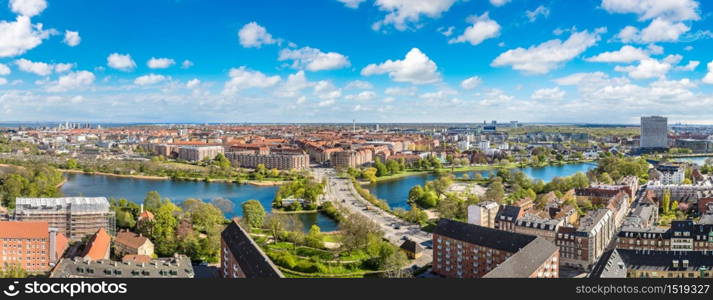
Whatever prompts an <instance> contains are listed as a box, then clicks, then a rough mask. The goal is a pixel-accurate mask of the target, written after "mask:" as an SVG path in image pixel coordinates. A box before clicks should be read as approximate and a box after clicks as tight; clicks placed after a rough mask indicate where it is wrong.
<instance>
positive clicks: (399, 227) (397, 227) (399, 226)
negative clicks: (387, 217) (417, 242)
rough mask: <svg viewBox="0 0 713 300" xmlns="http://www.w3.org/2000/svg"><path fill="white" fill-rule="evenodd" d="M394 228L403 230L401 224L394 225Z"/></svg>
mask: <svg viewBox="0 0 713 300" xmlns="http://www.w3.org/2000/svg"><path fill="white" fill-rule="evenodd" d="M392 226H393V227H394V229H397V230H398V229H401V225H399V223H394V224H393V225H392Z"/></svg>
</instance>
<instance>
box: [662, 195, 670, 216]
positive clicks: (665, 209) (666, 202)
mask: <svg viewBox="0 0 713 300" xmlns="http://www.w3.org/2000/svg"><path fill="white" fill-rule="evenodd" d="M670 209H671V191H669V190H665V191H664V193H663V199H662V200H661V213H663V214H664V215H668V213H669V210H670Z"/></svg>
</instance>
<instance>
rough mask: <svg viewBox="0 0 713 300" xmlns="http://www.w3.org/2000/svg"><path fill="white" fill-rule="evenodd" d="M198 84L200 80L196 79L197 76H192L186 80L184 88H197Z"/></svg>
mask: <svg viewBox="0 0 713 300" xmlns="http://www.w3.org/2000/svg"><path fill="white" fill-rule="evenodd" d="M200 84H201V81H200V80H198V78H193V79H191V80H189V81H188V82H186V88H189V89H194V88H197V87H198V86H199V85H200Z"/></svg>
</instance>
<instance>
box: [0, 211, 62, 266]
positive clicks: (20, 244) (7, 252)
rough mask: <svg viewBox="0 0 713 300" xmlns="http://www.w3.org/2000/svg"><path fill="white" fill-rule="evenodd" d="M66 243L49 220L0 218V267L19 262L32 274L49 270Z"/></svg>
mask: <svg viewBox="0 0 713 300" xmlns="http://www.w3.org/2000/svg"><path fill="white" fill-rule="evenodd" d="M67 246H68V241H67V238H66V237H65V236H64V235H62V234H61V233H59V232H57V231H56V230H53V229H50V228H49V225H48V224H47V222H15V221H0V252H1V253H2V256H0V269H3V268H5V267H6V266H10V265H19V266H20V267H22V268H23V269H24V270H25V271H27V272H29V273H43V272H47V271H49V270H50V268H51V267H52V266H54V264H55V263H56V262H57V261H58V260H59V259H60V258H61V257H62V254H63V253H64V251H65V250H66V249H67Z"/></svg>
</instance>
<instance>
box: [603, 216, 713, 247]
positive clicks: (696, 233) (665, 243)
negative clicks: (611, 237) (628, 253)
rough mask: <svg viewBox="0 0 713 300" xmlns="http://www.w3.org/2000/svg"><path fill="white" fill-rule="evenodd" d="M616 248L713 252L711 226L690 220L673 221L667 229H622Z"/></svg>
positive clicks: (712, 231) (712, 229)
mask: <svg viewBox="0 0 713 300" xmlns="http://www.w3.org/2000/svg"><path fill="white" fill-rule="evenodd" d="M616 247H617V248H618V249H628V250H650V251H674V252H682V251H713V225H711V224H697V223H695V222H693V221H691V220H684V221H673V222H671V226H670V227H668V228H663V227H651V228H645V229H642V228H634V227H624V228H622V230H621V231H620V232H619V234H618V239H617V244H616Z"/></svg>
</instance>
